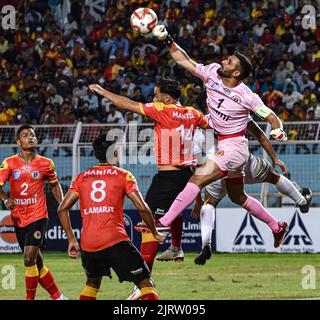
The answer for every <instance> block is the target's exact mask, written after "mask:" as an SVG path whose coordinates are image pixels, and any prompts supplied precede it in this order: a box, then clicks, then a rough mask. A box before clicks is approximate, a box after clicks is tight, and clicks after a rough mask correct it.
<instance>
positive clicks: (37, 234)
mask: <svg viewBox="0 0 320 320" xmlns="http://www.w3.org/2000/svg"><path fill="white" fill-rule="evenodd" d="M33 236H34V237H35V238H36V239H37V240H39V239H40V238H41V232H40V231H39V230H38V231H35V232H34V233H33Z"/></svg>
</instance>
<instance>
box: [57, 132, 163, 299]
mask: <svg viewBox="0 0 320 320" xmlns="http://www.w3.org/2000/svg"><path fill="white" fill-rule="evenodd" d="M93 150H94V155H95V157H96V158H97V159H98V160H99V164H98V165H97V166H94V167H91V168H89V169H87V170H85V171H84V172H82V173H80V174H79V175H78V176H77V177H76V178H75V179H74V180H73V182H72V185H71V186H70V189H69V191H68V193H67V194H66V196H65V198H64V199H63V201H62V203H61V204H60V206H59V209H58V214H59V218H60V222H61V225H62V227H63V229H64V231H65V232H66V235H67V237H68V242H69V246H68V254H69V256H70V257H73V258H76V257H78V255H79V252H80V247H79V244H78V242H77V239H76V237H75V235H74V233H73V230H72V228H71V222H70V218H69V214H68V211H69V210H70V209H71V208H72V206H73V205H74V204H75V203H76V202H77V201H78V200H79V201H80V210H81V217H82V221H83V228H82V233H81V259H82V265H83V268H84V270H85V272H86V275H87V281H86V285H85V287H84V289H83V290H82V292H81V295H80V300H96V296H97V292H98V290H99V288H100V284H101V280H102V277H103V276H109V277H110V276H111V274H110V268H112V269H113V270H114V271H115V273H116V274H117V276H118V278H119V281H120V282H122V281H130V282H133V283H135V285H136V286H138V287H139V288H140V290H141V299H142V300H158V294H157V291H156V289H155V284H154V282H153V281H152V280H151V278H150V271H149V269H148V267H147V265H146V263H145V261H144V260H143V258H142V256H141V255H140V253H139V252H138V250H137V249H136V248H135V247H134V246H133V244H132V243H131V241H130V238H129V237H128V235H127V233H126V230H125V227H124V226H125V224H124V216H123V202H124V198H125V196H126V195H127V196H128V197H129V199H130V200H131V201H132V202H133V204H134V205H135V206H136V208H137V209H138V211H139V213H140V215H141V217H142V219H143V220H144V221H145V222H146V224H147V225H148V226H149V228H150V229H151V231H152V235H153V237H154V238H155V239H156V240H157V241H159V242H160V243H163V242H164V239H165V236H164V235H161V234H159V233H158V232H157V230H156V228H155V224H154V220H153V215H152V212H151V211H150V209H149V207H148V205H147V204H146V203H145V202H144V200H143V198H142V196H141V194H140V192H139V189H138V185H137V182H136V180H135V178H134V177H133V175H132V174H131V173H130V172H129V171H126V170H123V169H120V168H118V167H116V166H115V165H113V163H115V161H114V156H115V155H116V151H115V148H114V142H113V141H107V137H106V134H100V135H99V136H98V137H97V138H96V139H95V140H94V142H93Z"/></svg>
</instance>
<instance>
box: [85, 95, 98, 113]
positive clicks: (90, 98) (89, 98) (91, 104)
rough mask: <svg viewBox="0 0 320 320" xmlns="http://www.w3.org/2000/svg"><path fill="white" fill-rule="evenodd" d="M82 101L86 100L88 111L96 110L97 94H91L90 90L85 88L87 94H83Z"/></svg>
mask: <svg viewBox="0 0 320 320" xmlns="http://www.w3.org/2000/svg"><path fill="white" fill-rule="evenodd" d="M82 100H83V101H84V102H88V104H89V110H90V111H97V110H98V107H99V101H98V96H97V95H96V94H93V93H92V92H91V91H90V90H87V94H86V95H85V96H83V99H82Z"/></svg>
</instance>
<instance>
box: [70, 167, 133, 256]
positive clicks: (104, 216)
mask: <svg viewBox="0 0 320 320" xmlns="http://www.w3.org/2000/svg"><path fill="white" fill-rule="evenodd" d="M70 190H71V191H74V192H77V193H78V195H79V201H80V210H81V217H82V220H83V229H82V234H81V247H82V249H83V250H85V251H98V250H102V249H104V248H107V247H110V246H112V245H114V244H115V243H118V242H120V241H125V240H129V237H128V235H127V233H126V231H125V227H124V215H123V203H124V199H125V196H126V195H127V194H129V193H130V192H132V191H135V190H138V187H137V184H136V181H135V179H134V177H133V176H132V174H131V173H130V172H129V171H126V170H123V169H120V168H117V167H115V166H111V165H99V166H94V167H92V168H89V169H87V170H85V171H84V172H82V173H80V174H79V175H78V176H77V177H76V179H75V180H74V182H73V183H72V185H71V187H70Z"/></svg>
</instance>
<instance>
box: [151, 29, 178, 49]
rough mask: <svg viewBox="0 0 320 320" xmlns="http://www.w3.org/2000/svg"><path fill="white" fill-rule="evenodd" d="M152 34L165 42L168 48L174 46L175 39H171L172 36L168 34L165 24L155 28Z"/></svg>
mask: <svg viewBox="0 0 320 320" xmlns="http://www.w3.org/2000/svg"><path fill="white" fill-rule="evenodd" d="M152 34H153V35H154V37H156V38H157V39H159V40H161V41H164V42H165V43H166V45H167V46H168V47H170V46H171V45H172V44H173V39H172V38H171V36H170V34H169V33H168V31H167V29H166V27H165V26H164V25H163V24H159V25H157V26H155V27H154V28H153V30H152Z"/></svg>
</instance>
